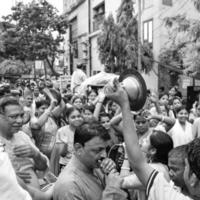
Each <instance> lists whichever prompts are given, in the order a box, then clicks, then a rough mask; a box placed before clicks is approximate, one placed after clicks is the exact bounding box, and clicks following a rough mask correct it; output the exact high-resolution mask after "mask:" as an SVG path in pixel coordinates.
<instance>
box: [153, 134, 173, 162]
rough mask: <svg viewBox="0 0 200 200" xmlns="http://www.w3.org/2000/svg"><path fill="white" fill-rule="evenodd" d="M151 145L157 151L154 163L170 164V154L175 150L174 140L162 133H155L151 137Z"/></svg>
mask: <svg viewBox="0 0 200 200" xmlns="http://www.w3.org/2000/svg"><path fill="white" fill-rule="evenodd" d="M150 143H151V146H152V147H153V148H155V149H156V154H155V155H154V157H153V159H152V162H160V163H162V164H165V165H167V164H168V153H169V151H170V150H171V149H172V148H173V140H172V138H171V137H170V136H169V135H167V134H166V133H164V132H162V131H155V130H154V131H153V133H152V134H151V135H150Z"/></svg>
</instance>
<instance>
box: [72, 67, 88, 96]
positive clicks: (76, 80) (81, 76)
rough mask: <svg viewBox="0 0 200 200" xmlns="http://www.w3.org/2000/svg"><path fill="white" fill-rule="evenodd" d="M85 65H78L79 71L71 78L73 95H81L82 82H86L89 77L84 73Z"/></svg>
mask: <svg viewBox="0 0 200 200" xmlns="http://www.w3.org/2000/svg"><path fill="white" fill-rule="evenodd" d="M84 67H85V65H84V64H78V65H77V67H76V68H77V69H76V70H75V71H74V72H73V74H72V78H71V91H72V92H73V93H79V87H80V85H81V83H82V82H84V81H85V79H86V78H87V75H86V74H85V73H84V72H83V68H84Z"/></svg>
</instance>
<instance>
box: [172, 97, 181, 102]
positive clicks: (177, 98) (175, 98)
mask: <svg viewBox="0 0 200 200" xmlns="http://www.w3.org/2000/svg"><path fill="white" fill-rule="evenodd" d="M174 100H179V101H180V102H181V103H182V99H181V98H180V97H178V96H175V97H174V98H173V100H172V103H174Z"/></svg>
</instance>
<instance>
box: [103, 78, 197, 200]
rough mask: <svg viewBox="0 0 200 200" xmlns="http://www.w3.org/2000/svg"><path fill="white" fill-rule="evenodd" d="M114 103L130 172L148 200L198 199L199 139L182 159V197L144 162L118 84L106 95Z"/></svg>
mask: <svg viewBox="0 0 200 200" xmlns="http://www.w3.org/2000/svg"><path fill="white" fill-rule="evenodd" d="M110 91H111V90H110ZM107 97H108V98H110V99H112V100H113V101H115V102H117V103H118V104H119V105H120V107H121V110H122V116H123V135H124V140H125V144H126V147H127V153H128V158H129V161H130V164H131V167H132V169H133V170H134V172H135V174H136V175H137V176H138V178H139V179H140V181H141V182H142V183H143V185H144V186H145V187H146V195H147V197H148V199H149V200H161V199H162V200H169V199H170V200H189V199H195V200H196V199H200V171H199V169H200V139H195V140H194V141H192V142H191V143H190V144H189V145H188V152H187V159H185V170H184V182H185V184H186V187H187V189H188V191H189V195H190V197H188V196H185V195H183V194H181V193H179V192H178V191H176V190H175V189H174V188H173V187H172V186H171V185H170V183H169V182H167V181H166V179H165V178H164V176H163V174H161V173H159V172H157V171H156V170H154V169H153V168H152V167H151V166H150V165H149V164H148V163H147V162H146V160H145V158H144V156H143V154H142V151H141V149H140V146H139V142H138V137H137V134H136V129H135V125H134V122H133V118H132V115H131V111H130V105H129V99H128V95H127V92H126V90H125V89H124V88H123V87H122V85H120V84H119V83H118V82H117V81H116V82H115V92H113V93H110V94H108V95H107Z"/></svg>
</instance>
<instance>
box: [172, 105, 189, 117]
mask: <svg viewBox="0 0 200 200" xmlns="http://www.w3.org/2000/svg"><path fill="white" fill-rule="evenodd" d="M181 110H186V111H187V112H188V110H187V108H186V106H185V105H182V106H180V107H178V108H176V110H175V112H176V115H177V113H179V112H180V111H181Z"/></svg>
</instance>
